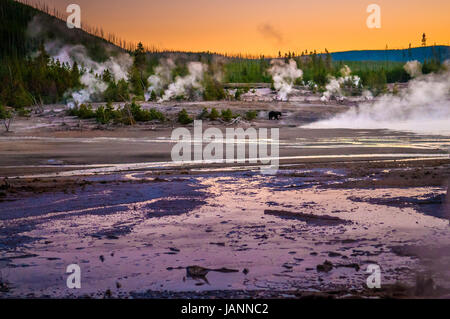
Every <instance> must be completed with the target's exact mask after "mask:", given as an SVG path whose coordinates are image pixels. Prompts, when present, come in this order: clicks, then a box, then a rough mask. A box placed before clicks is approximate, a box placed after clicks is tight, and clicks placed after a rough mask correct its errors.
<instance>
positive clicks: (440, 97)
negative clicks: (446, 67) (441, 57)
mask: <svg viewBox="0 0 450 319" xmlns="http://www.w3.org/2000/svg"><path fill="white" fill-rule="evenodd" d="M419 67H420V63H418V62H417V61H415V62H408V64H406V65H405V69H406V70H407V71H408V72H409V73H410V74H411V75H412V76H414V77H415V78H414V79H413V80H411V81H410V82H409V83H408V87H407V88H406V89H405V90H401V91H400V93H399V94H398V95H393V94H386V95H383V96H381V97H380V98H377V100H376V101H374V102H367V103H360V104H359V105H357V106H355V107H353V108H351V109H349V110H348V111H347V112H345V113H343V114H339V115H337V116H335V117H333V118H331V119H326V120H323V121H318V122H315V123H311V124H308V125H307V126H305V127H307V128H351V129H364V128H366V129H390V130H402V131H411V132H417V133H428V134H444V135H450V71H448V72H444V73H440V74H428V75H422V74H421V70H420V69H419Z"/></svg>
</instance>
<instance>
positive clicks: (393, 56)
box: [331, 45, 450, 62]
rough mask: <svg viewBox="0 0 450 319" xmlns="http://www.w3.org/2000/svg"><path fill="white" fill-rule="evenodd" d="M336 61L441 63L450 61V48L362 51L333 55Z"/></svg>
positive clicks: (441, 46)
mask: <svg viewBox="0 0 450 319" xmlns="http://www.w3.org/2000/svg"><path fill="white" fill-rule="evenodd" d="M331 56H332V58H333V60H334V61H391V62H407V61H411V60H417V61H420V62H424V61H425V60H429V59H438V60H440V61H441V62H442V61H445V60H447V59H450V47H449V46H444V45H439V46H429V47H421V48H411V49H404V50H361V51H345V52H334V53H331Z"/></svg>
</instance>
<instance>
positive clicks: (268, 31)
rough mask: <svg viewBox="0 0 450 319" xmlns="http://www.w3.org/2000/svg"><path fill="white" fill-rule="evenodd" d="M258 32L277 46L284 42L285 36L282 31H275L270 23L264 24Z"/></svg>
mask: <svg viewBox="0 0 450 319" xmlns="http://www.w3.org/2000/svg"><path fill="white" fill-rule="evenodd" d="M258 31H259V33H261V34H262V35H263V36H264V37H265V38H266V39H269V40H273V41H275V42H276V43H277V44H282V43H283V42H284V38H283V35H282V34H281V32H280V31H278V30H277V29H275V27H274V26H273V25H271V24H270V23H264V24H261V25H259V26H258Z"/></svg>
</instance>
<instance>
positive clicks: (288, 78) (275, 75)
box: [269, 59, 303, 101]
mask: <svg viewBox="0 0 450 319" xmlns="http://www.w3.org/2000/svg"><path fill="white" fill-rule="evenodd" d="M270 63H271V64H272V66H271V67H270V68H269V73H270V74H271V75H272V79H273V86H274V88H275V90H277V92H278V94H277V99H279V100H281V101H287V100H288V97H289V93H291V92H292V89H293V86H294V82H295V80H296V79H298V78H301V77H302V76H303V71H302V70H300V69H298V68H297V63H296V62H295V61H294V60H292V59H291V60H289V63H284V61H283V60H272V61H271V62H270Z"/></svg>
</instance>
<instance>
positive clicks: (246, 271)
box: [242, 268, 250, 275]
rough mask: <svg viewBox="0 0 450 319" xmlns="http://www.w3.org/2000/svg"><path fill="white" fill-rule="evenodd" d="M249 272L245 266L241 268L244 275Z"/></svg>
mask: <svg viewBox="0 0 450 319" xmlns="http://www.w3.org/2000/svg"><path fill="white" fill-rule="evenodd" d="M249 272H250V271H249V270H248V269H247V268H244V270H242V273H243V274H244V275H247V274H248V273H249Z"/></svg>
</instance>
